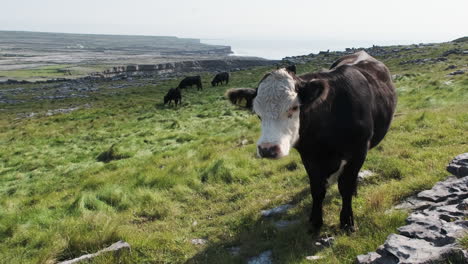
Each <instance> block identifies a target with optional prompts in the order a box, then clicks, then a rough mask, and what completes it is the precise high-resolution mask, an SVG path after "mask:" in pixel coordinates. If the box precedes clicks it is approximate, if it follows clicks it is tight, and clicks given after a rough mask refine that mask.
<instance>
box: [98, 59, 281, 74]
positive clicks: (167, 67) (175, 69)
mask: <svg viewBox="0 0 468 264" xmlns="http://www.w3.org/2000/svg"><path fill="white" fill-rule="evenodd" d="M275 63H276V61H271V60H262V59H227V60H198V61H197V60H195V61H181V62H169V63H162V64H144V65H128V66H117V67H113V68H111V69H108V70H106V71H104V72H103V73H102V74H103V75H104V76H106V77H110V76H114V75H118V74H126V75H129V76H145V75H164V74H171V73H188V72H202V71H207V72H220V71H237V70H243V69H248V68H252V67H256V66H269V65H273V64H275Z"/></svg>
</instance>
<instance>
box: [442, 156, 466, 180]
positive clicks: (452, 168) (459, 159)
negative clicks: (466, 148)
mask: <svg viewBox="0 0 468 264" xmlns="http://www.w3.org/2000/svg"><path fill="white" fill-rule="evenodd" d="M447 171H448V172H450V173H452V174H453V175H455V176H457V177H459V178H460V177H465V176H468V152H467V153H463V154H460V155H458V156H456V157H455V158H454V159H453V160H452V161H451V162H450V163H449V165H448V166H447Z"/></svg>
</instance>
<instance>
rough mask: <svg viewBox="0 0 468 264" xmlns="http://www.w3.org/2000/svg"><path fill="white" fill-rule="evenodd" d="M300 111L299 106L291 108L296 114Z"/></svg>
mask: <svg viewBox="0 0 468 264" xmlns="http://www.w3.org/2000/svg"><path fill="white" fill-rule="evenodd" d="M298 109H299V106H298V105H295V106H293V107H291V111H293V112H295V111H297V110H298Z"/></svg>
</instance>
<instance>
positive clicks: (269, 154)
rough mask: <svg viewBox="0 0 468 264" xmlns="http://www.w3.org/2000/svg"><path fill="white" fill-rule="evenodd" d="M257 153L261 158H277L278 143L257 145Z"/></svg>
mask: <svg viewBox="0 0 468 264" xmlns="http://www.w3.org/2000/svg"><path fill="white" fill-rule="evenodd" d="M258 154H259V155H260V157H262V158H270V159H274V158H277V157H278V155H279V146H278V145H270V144H268V145H260V146H258Z"/></svg>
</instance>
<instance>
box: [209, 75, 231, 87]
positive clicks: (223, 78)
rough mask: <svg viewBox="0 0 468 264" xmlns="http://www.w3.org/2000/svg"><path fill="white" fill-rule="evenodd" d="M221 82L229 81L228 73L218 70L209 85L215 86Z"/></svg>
mask: <svg viewBox="0 0 468 264" xmlns="http://www.w3.org/2000/svg"><path fill="white" fill-rule="evenodd" d="M223 82H226V84H228V83H229V73H227V72H220V73H218V74H216V76H215V77H214V78H213V80H212V81H211V86H213V87H214V86H217V85H219V84H220V83H221V84H223Z"/></svg>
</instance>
